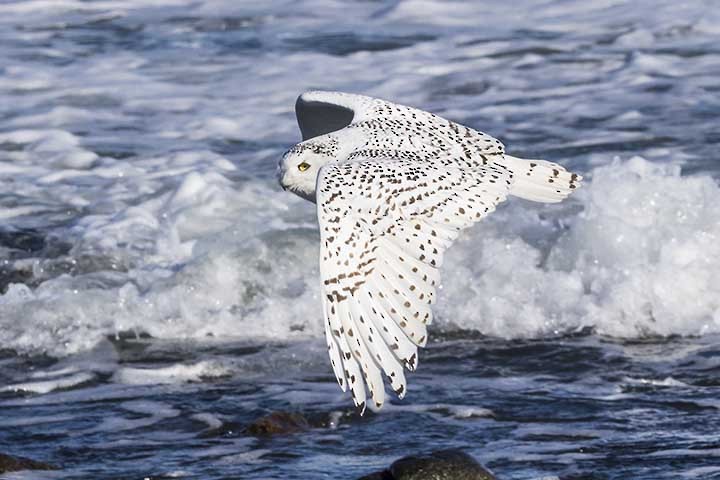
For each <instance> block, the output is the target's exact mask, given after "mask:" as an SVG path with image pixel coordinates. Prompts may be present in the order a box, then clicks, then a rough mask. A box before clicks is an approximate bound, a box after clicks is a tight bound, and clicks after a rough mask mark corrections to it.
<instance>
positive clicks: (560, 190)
mask: <svg viewBox="0 0 720 480" xmlns="http://www.w3.org/2000/svg"><path fill="white" fill-rule="evenodd" d="M505 165H507V167H508V168H509V169H510V170H511V171H512V172H513V177H514V180H515V181H514V182H513V184H512V186H511V187H510V195H515V196H516V197H520V198H524V199H526V200H532V201H533V202H544V203H557V202H560V201H562V200H564V199H565V198H566V197H567V196H568V195H570V194H571V193H572V192H573V191H574V190H575V189H577V188H578V187H579V186H580V182H581V180H582V177H581V176H580V175H578V174H576V173H570V172H568V171H567V170H565V169H564V168H563V167H561V166H560V165H558V164H557V163H552V162H546V161H545V160H524V159H522V158H517V157H512V156H510V155H505Z"/></svg>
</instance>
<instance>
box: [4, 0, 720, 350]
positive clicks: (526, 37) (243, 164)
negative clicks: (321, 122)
mask: <svg viewBox="0 0 720 480" xmlns="http://www.w3.org/2000/svg"><path fill="white" fill-rule="evenodd" d="M528 4H529V3H528ZM280 5H281V3H278V2H261V3H258V4H255V5H245V4H244V5H243V6H242V8H240V7H238V6H237V5H236V4H234V3H233V2H222V1H219V2H188V1H185V0H157V1H154V2H151V3H148V2H141V1H132V2H115V1H100V2H92V3H87V2H84V3H83V2H77V1H75V0H63V1H58V2H48V1H46V0H34V1H29V2H11V3H3V4H2V5H0V26H3V27H5V26H8V27H12V28H6V29H0V39H2V40H3V45H4V48H6V49H7V52H8V55H5V56H3V58H1V59H0V70H2V73H3V74H2V76H0V104H1V105H3V107H2V112H0V113H2V114H3V118H4V122H3V125H4V126H3V129H2V131H1V132H0V147H2V148H1V149H0V182H2V184H3V185H10V186H11V187H10V188H9V191H8V194H7V195H2V196H0V219H1V220H2V222H3V231H4V230H5V228H7V229H9V230H10V231H14V230H16V229H27V228H30V229H36V230H38V231H40V232H41V233H42V234H43V235H46V237H44V240H46V241H47V243H48V245H49V246H48V247H47V250H48V251H49V252H51V253H47V254H46V252H45V251H43V252H41V253H38V254H37V255H35V256H33V255H29V256H28V255H25V254H23V255H21V257H22V258H18V259H10V258H9V257H8V258H7V259H6V258H4V257H5V256H4V257H3V262H4V263H3V268H5V267H7V268H8V269H9V270H11V271H17V272H20V274H18V275H11V276H10V278H12V279H13V281H14V282H15V283H14V284H12V285H10V286H9V287H8V288H7V291H6V293H4V294H3V295H0V347H3V348H13V349H17V350H19V351H22V352H42V351H44V352H48V353H50V354H52V355H59V356H63V355H67V354H72V353H77V352H83V351H90V350H92V349H93V348H94V347H95V346H97V345H98V344H99V343H101V342H102V341H103V340H104V339H105V338H106V337H107V336H113V335H117V334H118V333H120V332H128V331H129V332H136V333H140V332H144V333H148V334H150V335H152V336H154V337H158V338H207V337H210V336H212V337H215V338H220V339H223V338H228V337H235V338H259V337H263V338H271V339H277V340H283V341H284V340H294V339H301V338H308V337H310V338H318V337H320V336H321V334H322V325H321V321H320V314H321V309H320V305H319V285H318V283H319V282H318V278H317V276H318V268H317V248H318V242H317V233H316V227H315V220H314V208H313V206H312V205H310V204H308V203H306V202H303V201H301V200H299V199H297V198H295V197H293V196H291V195H289V194H287V193H285V192H281V191H280V190H279V189H278V188H277V186H275V184H274V182H273V180H272V179H271V177H272V172H273V170H274V164H275V162H276V160H277V158H278V157H279V155H281V152H282V149H283V148H286V147H287V146H289V145H291V144H292V143H294V142H295V141H297V140H298V132H297V127H296V126H295V124H294V120H293V114H292V106H293V102H294V99H295V97H296V95H297V94H298V93H299V92H300V91H302V90H306V89H309V88H315V87H322V88H327V89H340V90H349V91H358V92H362V93H367V94H370V95H376V96H380V97H385V98H388V99H392V100H395V101H399V102H402V103H407V104H413V105H417V106H420V107H423V108H427V109H430V110H433V111H437V112H438V113H441V114H443V115H446V116H449V117H452V118H453V119H457V120H459V121H462V122H463V123H469V124H471V125H473V126H478V127H479V128H485V125H487V126H488V131H489V132H490V133H492V134H494V135H498V136H500V137H502V138H503V140H505V142H506V143H507V144H508V147H509V149H510V150H513V148H514V147H513V145H517V144H518V143H515V142H514V140H516V139H517V138H520V139H523V138H524V137H523V135H527V134H528V132H530V133H529V135H530V138H531V140H529V141H528V140H527V139H525V140H524V141H523V142H519V144H520V145H524V146H525V148H528V146H529V145H535V143H536V142H539V144H540V146H539V148H545V149H552V148H563V149H565V152H570V153H568V156H569V157H571V158H569V159H568V162H566V163H570V165H569V166H572V167H573V168H574V169H576V170H579V171H580V173H583V174H585V175H586V176H587V178H588V179H591V180H590V181H588V182H587V183H586V185H585V186H584V187H583V188H582V189H581V190H580V191H579V192H578V193H577V195H576V196H575V197H576V198H574V199H573V200H572V201H571V202H569V203H568V204H563V205H559V206H548V207H540V206H536V205H530V204H528V203H526V202H522V201H519V200H515V201H513V202H511V203H510V204H508V205H505V206H503V207H501V208H500V209H499V211H498V212H497V213H496V214H494V215H493V216H491V217H490V218H489V219H487V220H486V221H484V222H482V224H480V225H478V226H477V227H475V228H474V229H472V230H471V231H469V232H467V233H466V234H463V236H462V238H461V239H460V241H459V242H458V245H456V246H455V247H454V248H453V249H451V250H450V251H449V253H448V255H447V258H446V262H445V266H444V268H443V274H444V282H443V285H442V291H441V293H440V295H439V303H438V305H437V309H436V312H437V318H436V324H437V325H438V326H440V327H445V328H453V327H455V326H459V327H462V328H470V329H475V330H479V331H481V332H483V333H486V334H490V335H497V336H502V337H509V338H515V337H527V336H543V335H548V334H555V333H560V332H565V331H568V330H574V329H577V328H581V327H583V326H590V327H594V328H595V329H596V330H597V331H598V332H600V333H602V334H607V335H612V336H618V337H638V336H646V335H669V334H682V335H702V334H704V333H710V332H717V331H720V306H719V305H718V300H717V299H718V298H720V295H718V293H720V292H719V291H718V288H720V287H718V285H720V282H718V275H719V273H718V272H720V268H719V264H718V263H719V262H720V260H718V259H719V258H720V253H719V251H718V248H719V247H718V245H720V242H718V241H717V240H718V235H720V231H718V224H719V223H720V222H718V210H717V208H715V205H717V203H718V200H720V193H718V187H717V184H716V183H715V182H714V181H713V180H712V179H711V178H709V177H706V176H701V175H695V176H688V177H684V176H680V175H679V172H678V170H677V169H678V167H676V166H670V164H675V163H678V164H680V163H683V162H685V161H687V160H688V159H691V157H690V156H689V154H688V153H687V152H685V151H684V150H682V149H680V148H669V147H666V146H665V145H664V144H663V142H662V141H655V140H657V139H656V137H662V136H665V135H667V132H666V131H667V130H668V128H667V125H665V124H661V125H657V126H655V125H652V124H650V123H648V124H647V125H645V123H647V122H644V120H645V119H646V118H649V117H648V116H649V115H651V113H648V109H650V108H651V107H654V106H655V101H656V99H657V93H656V92H655V91H654V90H653V89H654V88H665V87H666V83H667V80H668V79H676V78H679V77H680V76H681V77H682V80H683V81H682V83H681V84H680V83H679V84H678V86H677V90H678V92H677V93H675V95H678V97H677V98H682V99H683V101H686V102H691V103H693V104H698V105H699V104H705V105H710V106H713V105H717V95H715V93H714V90H712V88H714V85H715V83H716V82H715V78H714V77H713V76H712V75H709V74H708V72H711V71H713V69H714V68H715V64H713V61H715V60H714V59H715V58H716V56H714V55H712V54H708V55H704V56H702V57H697V56H694V55H671V54H669V53H663V51H662V48H661V47H663V46H664V44H663V43H662V42H663V39H665V38H676V37H681V36H683V35H689V34H688V33H687V32H692V36H691V37H692V38H688V39H687V40H686V41H678V42H675V43H673V44H672V46H673V47H676V46H678V45H679V47H680V48H690V49H692V48H694V46H695V45H696V44H700V45H703V44H704V43H703V42H711V41H713V40H714V37H713V35H714V33H715V32H716V30H717V29H716V28H715V27H713V25H714V23H713V22H712V21H711V20H712V19H714V16H713V15H714V14H713V13H712V12H709V11H704V14H703V15H702V16H700V17H702V19H701V20H696V21H693V22H692V23H691V24H690V25H689V26H688V28H687V29H684V27H680V26H674V23H672V22H670V20H673V19H674V18H675V13H674V12H675V8H676V2H671V1H669V0H668V1H662V2H656V5H655V8H653V9H652V11H651V12H647V11H644V10H646V9H642V8H633V7H632V6H630V5H626V4H623V3H622V2H594V3H593V4H592V5H585V4H583V5H580V4H578V5H568V4H566V3H563V4H562V7H560V6H559V5H548V8H544V9H537V8H527V9H526V10H527V12H528V15H527V16H517V15H509V13H508V9H509V8H510V7H509V6H507V5H500V4H498V5H495V6H491V5H486V6H484V8H483V9H476V8H470V7H466V6H463V5H460V4H457V5H454V7H453V8H451V9H448V8H447V6H446V5H445V4H444V3H443V2H438V1H435V0H406V1H403V2H397V4H394V5H393V7H392V8H385V7H382V8H381V9H380V10H378V6H377V5H375V4H374V3H373V2H370V3H368V2H362V3H355V4H352V5H348V4H338V3H333V2H325V3H324V4H323V8H321V9H318V8H316V5H314V4H308V5H300V6H298V8H299V10H298V12H296V14H295V16H293V17H290V16H277V15H275V12H277V11H278V8H281V7H280ZM80 6H81V7H82V8H79V7H80ZM159 6H162V8H156V7H159ZM283 8H284V7H283ZM513 8H516V6H515V4H513ZM704 10H707V9H704ZM421 12H422V17H419V15H420V14H421ZM428 13H435V14H432V15H430V16H428ZM338 14H342V16H343V17H344V18H346V19H347V20H348V21H349V22H351V24H352V23H353V22H354V23H357V24H358V25H360V24H362V25H363V29H359V30H358V31H363V32H364V31H366V30H367V32H368V33H367V35H364V34H359V35H358V38H357V39H350V40H348V41H337V42H327V41H323V40H322V39H317V38H316V37H315V36H316V35H317V25H318V23H317V22H320V23H322V22H325V21H328V19H332V18H334V15H338ZM618 17H622V18H625V19H627V20H628V22H629V23H628V26H627V27H622V28H620V27H617V26H615V21H614V19H615V18H618ZM588 18H592V19H593V20H597V21H596V22H594V23H593V25H594V27H593V28H592V29H590V30H586V31H584V32H583V34H582V35H579V34H577V28H576V25H577V22H578V21H579V20H583V19H588ZM368 19H372V21H371V22H369V21H367V20H368ZM631 20H633V21H634V20H642V21H637V22H634V23H633V21H631ZM96 22H103V24H104V25H106V26H108V30H107V31H110V32H111V31H112V28H119V29H130V30H132V31H135V29H136V27H145V26H148V27H149V26H151V27H152V28H145V29H144V31H146V32H151V33H149V34H148V38H147V40H153V42H154V41H158V42H159V43H160V44H162V45H163V46H162V48H161V50H160V51H158V50H156V49H155V48H154V47H153V45H154V43H153V42H150V45H138V46H134V45H132V44H126V43H125V40H123V43H122V45H123V47H122V48H115V49H107V50H104V49H103V50H102V51H98V50H97V49H96V47H97V45H95V44H94V43H93V42H87V41H82V42H76V43H72V42H71V44H72V45H73V48H72V49H69V50H66V49H64V48H63V45H59V44H57V43H55V42H54V41H53V39H54V38H55V37H56V36H57V35H56V33H57V32H59V31H60V32H63V35H68V36H71V37H72V36H73V35H84V34H88V35H94V34H95V33H96V32H95V29H94V28H90V27H88V25H90V26H92V25H95V23H96ZM508 22H509V23H508ZM479 24H482V25H483V34H482V35H480V34H479V33H478V30H477V25H479ZM15 25H22V26H23V28H22V29H17V28H14V26H15ZM289 25H290V26H292V27H293V28H291V29H290V30H293V33H292V34H291V33H288V31H289V29H288V26H289ZM538 25H542V31H540V30H537V26H538ZM86 27H87V30H86ZM449 27H451V28H452V34H449V33H448V28H449ZM348 28H349V27H348ZM226 29H231V30H232V29H234V30H232V32H234V33H232V32H231V33H230V34H228V35H225V36H224V37H223V40H225V41H230V45H227V44H225V43H222V42H219V41H218V38H216V37H215V36H214V35H215V33H217V32H219V31H223V32H225V31H226ZM140 30H142V28H140ZM686 30H687V31H686ZM103 31H105V30H103ZM6 32H10V33H6ZM388 32H392V33H393V35H390V36H389V35H388ZM508 32H518V33H517V35H514V34H513V35H510V36H509V33H508ZM555 34H563V35H565V36H564V38H563V41H562V42H557V41H554V42H551V43H552V45H553V48H552V49H551V51H546V50H547V49H546V48H545V44H546V42H545V41H544V40H543V38H544V37H545V36H547V35H550V36H552V35H555ZM418 36H421V37H423V38H421V39H420V40H418V41H415V40H412V41H408V42H407V45H406V46H405V47H404V48H394V47H393V48H390V47H387V48H385V47H383V48H377V49H375V48H364V47H362V45H361V46H360V47H357V46H356V47H357V48H356V49H352V48H351V49H350V50H348V51H344V52H339V51H338V52H332V49H333V48H335V47H337V46H338V45H340V46H342V44H343V43H345V44H349V45H350V46H353V45H354V43H353V42H360V43H362V41H370V40H372V41H377V39H378V38H381V39H384V38H386V37H392V38H389V40H388V41H390V42H392V41H394V40H393V39H395V38H397V39H400V40H402V39H405V38H411V37H418ZM123 38H124V37H123ZM136 39H139V40H138V41H142V40H144V39H145V37H144V36H143V35H139V36H129V37H128V38H127V39H126V40H127V41H128V42H132V41H134V40H136ZM248 39H249V40H250V42H249V44H248V45H249V46H248V45H246V44H245V43H244V42H245V41H246V40H248ZM598 39H599V40H598ZM596 40H597V42H599V43H597V44H596V43H593V42H596ZM254 41H257V42H260V44H262V48H260V49H256V47H253V46H252V45H253V42H254ZM23 42H26V43H23ZM38 42H50V44H51V46H47V47H44V46H43V47H42V48H41V46H38V45H36V44H37V43H38ZM303 42H306V43H303ZM380 43H382V42H380ZM299 44H302V45H304V46H303V47H302V48H296V47H297V45H299ZM28 45H33V46H35V49H34V50H33V53H34V54H36V55H38V56H39V58H40V59H41V60H40V61H34V60H32V59H27V51H28V50H27V48H28ZM378 45H379V44H378ZM321 47H322V48H321ZM639 47H642V51H641V50H640V49H639ZM655 47H658V48H657V49H655ZM244 48H248V49H250V50H248V52H250V53H248V52H245V51H243V49H244ZM324 48H325V49H330V51H331V52H332V53H330V54H328V53H327V51H325V50H324ZM371 52H372V53H371ZM556 58H557V59H560V60H561V61H562V62H561V65H562V68H558V63H556V62H554V60H555V59H556ZM329 72H332V74H329ZM240 84H242V86H241V87H240ZM674 98H676V97H669V99H668V103H671V101H672V100H673V99H674ZM5 106H7V107H5ZM703 112H705V110H702V109H700V111H699V112H694V113H695V114H703ZM705 114H706V113H705ZM680 116H681V117H682V115H680ZM653 118H659V117H658V116H655V117H653ZM663 118H664V117H663ZM672 118H673V122H675V116H672ZM559 119H562V120H563V121H560V120H559ZM568 119H570V120H568ZM573 119H575V120H577V121H578V122H580V121H589V122H595V123H594V125H596V126H593V127H592V128H583V129H582V130H580V129H579V128H576V127H574V126H573V124H572V121H573ZM606 119H610V121H609V122H608V124H603V123H602V121H601V120H606ZM681 119H682V118H681ZM640 124H643V125H642V126H643V127H646V128H643V129H640V128H637V127H638V125H640ZM548 125H550V127H548ZM694 125H697V123H695V124H694ZM625 127H627V128H625ZM538 129H540V130H539V132H535V130H538ZM580 131H581V132H582V134H579V132H580ZM538 133H540V134H541V135H538ZM711 134H712V132H708V133H707V136H708V138H709V137H710V136H711ZM698 135H701V133H698ZM538 138H539V139H540V140H536V139H538ZM556 139H559V140H556ZM632 142H640V145H641V147H638V148H637V150H639V151H642V153H643V155H645V157H647V158H648V159H649V160H652V162H649V161H645V160H642V159H640V158H635V159H631V160H628V158H627V157H629V155H627V156H625V161H619V162H617V163H614V164H612V165H608V164H609V163H610V161H609V155H608V154H607V153H606V150H613V149H614V148H617V144H625V143H628V144H631V143H632ZM643 142H645V143H643ZM645 144H648V145H649V146H648V147H647V148H643V147H642V145H645ZM521 148H522V147H521ZM584 149H587V150H589V151H590V152H591V153H589V154H587V155H585V154H584V153H578V152H583V151H584ZM520 153H522V152H520ZM563 156H564V153H563V152H560V153H559V154H556V155H554V158H552V159H553V160H559V161H563V162H565V160H564V159H563ZM2 248H3V250H0V253H3V254H4V252H5V251H6V248H5V247H2ZM55 250H60V252H59V253H58V252H56V251H55Z"/></svg>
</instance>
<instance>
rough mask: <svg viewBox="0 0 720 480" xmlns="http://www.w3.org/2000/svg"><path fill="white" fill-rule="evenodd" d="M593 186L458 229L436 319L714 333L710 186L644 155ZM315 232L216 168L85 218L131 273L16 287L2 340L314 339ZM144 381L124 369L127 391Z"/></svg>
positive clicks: (491, 328) (66, 348)
mask: <svg viewBox="0 0 720 480" xmlns="http://www.w3.org/2000/svg"><path fill="white" fill-rule="evenodd" d="M590 177H591V180H590V181H588V182H586V184H585V185H584V186H583V188H582V189H581V190H580V191H579V192H578V194H577V198H576V199H575V200H574V203H572V202H571V203H569V204H568V205H563V206H559V207H556V206H547V207H543V206H540V207H538V206H534V205H530V204H528V203H526V202H522V201H511V202H510V203H509V204H508V205H506V206H505V207H503V208H501V209H499V211H498V212H497V213H496V214H495V215H494V216H493V217H490V218H489V219H488V220H486V221H484V222H483V223H482V224H480V225H479V226H477V227H476V228H474V229H472V230H470V231H468V232H466V233H464V234H463V236H462V238H461V239H460V241H459V242H458V245H457V246H455V247H454V248H452V249H451V250H450V251H449V252H448V255H447V258H446V262H445V265H444V266H443V273H444V282H443V284H442V286H441V291H440V296H439V301H438V304H437V314H438V315H437V323H438V324H439V325H440V326H445V327H448V326H451V325H455V326H459V327H462V328H470V329H476V330H479V331H481V332H483V333H486V334H489V335H498V336H502V337H508V338H513V337H527V336H542V335H547V334H551V335H552V334H556V333H559V332H565V331H568V330H572V329H577V328H580V327H584V326H590V327H594V328H595V329H597V331H598V332H599V333H602V334H607V335H612V336H617V337H638V336H646V335H669V334H683V335H702V334H705V333H712V332H718V331H720V277H719V276H720V250H719V248H720V247H719V245H720V242H719V241H718V240H719V238H720V212H719V211H718V210H717V209H716V208H715V206H716V205H717V204H718V202H720V188H718V186H717V184H716V183H715V182H714V181H713V180H712V179H711V178H709V177H704V176H696V177H683V176H681V175H680V169H679V167H676V166H671V165H657V164H651V163H649V162H647V161H646V160H643V159H641V158H638V157H636V158H632V159H630V160H628V161H625V162H622V161H619V160H618V161H615V162H613V163H611V164H609V165H607V166H604V167H599V168H596V169H595V170H594V171H593V172H591V175H590ZM294 210H295V211H297V214H295V213H294V212H293V211H294ZM312 222H313V219H312V206H310V205H309V204H307V205H305V204H303V203H301V202H299V201H297V200H295V199H294V198H293V197H290V196H288V195H285V194H284V193H282V192H279V191H277V189H276V188H272V187H269V186H267V185H266V184H265V183H264V182H248V183H246V184H245V185H244V186H243V187H241V189H240V190H239V191H238V190H235V189H233V188H232V185H231V184H230V183H229V182H228V181H227V180H226V179H225V177H224V176H223V175H222V174H220V173H217V172H215V173H208V174H204V175H203V174H201V173H188V174H185V176H184V179H183V180H182V181H181V182H179V184H178V186H177V187H176V189H175V190H174V191H170V192H168V193H166V194H164V195H162V196H161V197H159V198H157V199H151V200H148V201H147V202H145V203H144V204H141V205H135V206H131V207H128V208H127V209H126V210H124V211H122V212H120V213H119V214H115V215H104V216H99V215H98V216H95V217H85V218H83V219H82V220H81V221H80V223H79V224H78V226H77V227H76V228H75V230H76V232H77V238H78V240H77V244H76V247H75V248H76V250H77V252H78V254H80V253H83V252H85V251H87V252H92V254H93V255H108V256H111V257H113V262H115V263H116V264H123V265H125V267H126V268H128V269H129V270H128V271H127V272H126V273H124V272H122V271H109V272H108V271H102V270H101V271H95V272H90V273H87V274H82V275H75V276H69V275H61V276H58V277H55V278H52V279H49V280H47V281H45V282H44V283H42V284H41V285H40V286H39V287H37V288H35V289H34V290H33V289H30V288H28V287H27V286H25V285H22V284H13V285H11V286H10V288H9V289H8V292H7V293H6V294H5V295H3V296H1V297H0V311H2V317H1V318H2V322H3V328H2V331H0V344H2V345H3V346H6V347H11V348H17V349H19V350H24V351H28V350H30V351H33V350H46V351H48V352H50V353H53V354H60V355H62V354H65V353H72V352H78V351H84V350H88V349H90V348H93V347H94V346H95V345H97V343H98V342H100V341H101V340H102V339H103V338H105V336H107V335H114V334H115V333H117V332H121V331H136V332H146V333H149V334H150V335H152V336H155V337H158V338H193V337H195V338H203V337H206V336H214V337H219V338H226V337H235V338H237V337H240V338H251V337H257V338H260V337H263V338H274V339H283V340H285V339H292V338H306V337H308V336H310V337H313V336H319V335H320V334H321V331H322V327H321V321H320V306H319V296H318V294H319V288H318V280H317V274H318V271H317V257H316V256H317V235H316V233H315V230H314V226H313V223H312ZM138 373H141V372H139V371H138V372H136V371H134V370H132V371H131V370H130V369H128V370H127V371H126V372H125V374H127V375H126V376H127V378H128V381H130V382H131V383H132V382H134V381H135V380H132V379H133V378H136V377H137V378H140V377H141V376H142V375H140V376H137V375H135V374H138ZM178 375H180V373H178ZM187 375H190V377H192V375H191V374H190V373H188V372H184V373H183V374H182V375H180V377H182V378H184V379H188V378H190V377H187ZM170 377H172V375H170V376H169V377H168V378H170ZM186 377H187V378H186ZM123 378H124V377H123ZM137 378H136V380H137ZM178 378H179V377H178ZM33 388H35V387H33ZM38 388H39V387H38Z"/></svg>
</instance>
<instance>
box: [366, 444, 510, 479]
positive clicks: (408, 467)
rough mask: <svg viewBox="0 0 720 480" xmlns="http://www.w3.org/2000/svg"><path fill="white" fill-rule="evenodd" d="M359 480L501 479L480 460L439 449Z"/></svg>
mask: <svg viewBox="0 0 720 480" xmlns="http://www.w3.org/2000/svg"><path fill="white" fill-rule="evenodd" d="M359 480H497V479H496V478H495V476H494V475H493V474H492V473H490V471H488V470H487V469H486V468H485V467H483V466H482V465H480V464H479V463H478V462H477V460H475V459H474V458H473V457H471V456H470V455H468V454H467V453H465V452H463V451H462V450H457V449H451V450H439V451H437V452H432V453H429V454H427V455H411V456H409V457H403V458H401V459H400V460H396V461H395V462H394V463H393V464H392V465H390V468H389V469H387V470H384V471H382V472H375V473H372V474H370V475H366V476H364V477H362V478H361V479H359Z"/></svg>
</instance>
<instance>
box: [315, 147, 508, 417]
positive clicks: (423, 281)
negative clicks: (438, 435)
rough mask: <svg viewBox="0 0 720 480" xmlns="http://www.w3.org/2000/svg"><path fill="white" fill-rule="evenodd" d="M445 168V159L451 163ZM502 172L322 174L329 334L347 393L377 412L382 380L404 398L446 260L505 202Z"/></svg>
mask: <svg viewBox="0 0 720 480" xmlns="http://www.w3.org/2000/svg"><path fill="white" fill-rule="evenodd" d="M450 160H451V159H450ZM512 182H513V175H512V173H511V172H510V171H509V170H507V169H506V168H505V167H503V166H502V165H498V164H494V163H488V164H484V165H483V164H482V163H478V164H471V163H468V162H467V161H465V160H464V159H463V160H462V161H460V160H458V161H456V162H453V161H446V162H444V163H437V162H435V161H429V160H428V161H417V160H407V159H392V158H373V159H358V158H355V161H354V162H349V163H336V164H329V165H326V166H325V167H323V168H322V169H321V170H320V173H319V175H318V183H317V209H318V219H319V223H320V235H321V253H320V273H321V277H322V283H323V285H322V287H323V294H324V295H323V304H324V313H325V332H326V338H327V344H328V350H329V354H330V359H331V362H332V366H333V370H334V372H335V375H336V377H337V380H338V383H339V384H340V386H341V387H342V389H343V391H345V390H346V388H348V387H349V388H350V390H351V391H352V394H353V400H354V402H355V404H356V405H357V406H358V407H359V408H360V409H361V411H364V409H365V404H366V396H367V394H366V389H365V386H366V385H367V392H369V394H370V397H371V398H372V401H373V402H374V403H375V405H376V406H377V407H378V408H379V407H380V406H382V404H383V402H384V400H385V388H384V382H383V375H384V376H385V377H386V378H387V379H388V381H389V383H390V385H391V387H392V388H393V390H394V391H395V392H396V394H397V395H398V396H399V397H400V398H402V397H403V396H404V393H405V390H406V381H405V376H404V368H407V369H408V370H410V371H412V370H414V369H415V368H416V366H417V347H418V346H424V345H425V343H426V341H427V331H426V328H427V325H428V324H429V323H430V322H431V320H432V312H431V310H430V305H431V304H432V303H433V302H434V300H435V288H436V287H437V285H438V283H439V281H440V275H439V272H438V268H439V267H440V265H441V263H442V258H443V252H444V251H445V250H446V249H447V248H448V247H449V246H450V244H451V243H452V241H453V240H454V239H455V238H456V237H457V235H458V232H459V231H460V230H461V229H463V228H465V227H467V226H469V225H470V224H472V223H473V222H475V221H477V220H479V219H481V218H482V217H484V216H485V215H487V214H488V213H490V212H492V211H493V210H494V209H495V206H496V205H497V204H498V203H499V202H501V201H503V200H504V199H505V197H506V196H507V194H508V190H509V188H510V186H511V184H512Z"/></svg>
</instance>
